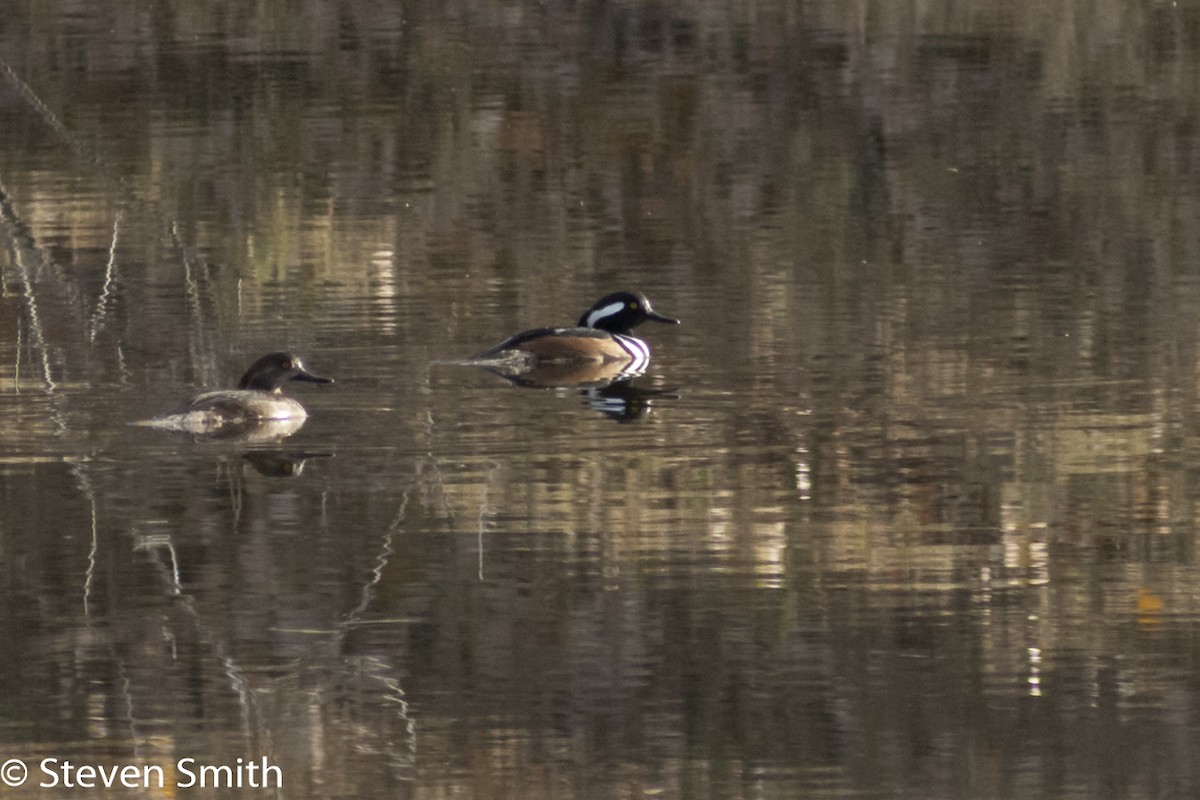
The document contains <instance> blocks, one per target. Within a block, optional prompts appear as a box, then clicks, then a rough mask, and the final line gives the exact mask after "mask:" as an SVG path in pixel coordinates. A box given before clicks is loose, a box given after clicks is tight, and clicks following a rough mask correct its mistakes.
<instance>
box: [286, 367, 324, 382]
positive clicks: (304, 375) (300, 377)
mask: <svg viewBox="0 0 1200 800" xmlns="http://www.w3.org/2000/svg"><path fill="white" fill-rule="evenodd" d="M292 380H294V381H308V382H309V383H333V378H322V377H320V376H318V375H313V374H312V373H311V372H306V371H305V370H300V371H299V372H297V373H296V374H295V375H293V376H292Z"/></svg>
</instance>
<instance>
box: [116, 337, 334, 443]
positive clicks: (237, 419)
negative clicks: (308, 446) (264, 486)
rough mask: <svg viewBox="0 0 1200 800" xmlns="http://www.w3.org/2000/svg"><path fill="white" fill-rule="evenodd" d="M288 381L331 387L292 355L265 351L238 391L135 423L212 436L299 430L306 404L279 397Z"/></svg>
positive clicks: (206, 395)
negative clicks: (276, 426) (264, 426)
mask: <svg viewBox="0 0 1200 800" xmlns="http://www.w3.org/2000/svg"><path fill="white" fill-rule="evenodd" d="M288 381H305V382H308V383H333V379H332V378H322V377H319V376H317V375H314V374H312V373H311V372H309V371H308V370H307V369H306V368H305V366H304V363H303V362H302V361H301V360H300V359H299V357H297V356H295V355H292V354H291V353H283V352H280V353H268V354H267V355H265V356H263V357H262V358H260V359H258V360H257V361H255V362H254V363H253V364H251V365H250V368H249V369H247V370H246V373H245V374H244V375H242V379H241V380H240V381H238V385H237V388H236V389H220V390H217V391H211V392H204V393H202V394H198V395H196V396H195V397H193V398H192V399H191V400H189V401H187V402H186V403H184V404H183V405H182V406H181V407H179V408H177V409H175V410H174V411H170V412H168V413H166V414H162V415H160V416H157V417H153V418H151V419H146V420H140V421H138V422H135V423H133V424H134V425H144V426H148V427H153V428H161V429H164V430H175V431H183V432H186V433H194V434H212V433H218V432H221V431H224V430H229V429H239V428H245V427H249V426H253V425H255V424H259V423H287V424H290V425H292V426H294V427H293V428H292V431H294V430H297V429H299V427H300V425H302V424H303V423H304V420H305V419H306V418H307V417H308V412H306V411H305V410H304V406H302V405H300V403H299V402H297V401H296V400H294V399H292V398H290V397H287V396H285V395H284V394H283V384H285V383H287V382H288Z"/></svg>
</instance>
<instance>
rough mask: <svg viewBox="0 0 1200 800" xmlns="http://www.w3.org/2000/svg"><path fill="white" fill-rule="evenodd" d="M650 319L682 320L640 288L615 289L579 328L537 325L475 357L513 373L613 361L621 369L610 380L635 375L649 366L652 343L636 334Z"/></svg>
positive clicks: (585, 315) (671, 322) (607, 377)
mask: <svg viewBox="0 0 1200 800" xmlns="http://www.w3.org/2000/svg"><path fill="white" fill-rule="evenodd" d="M648 320H649V321H652V322H664V323H667V324H669V325H678V324H679V320H677V319H673V318H671V317H667V316H664V315H662V314H659V313H658V312H656V311H655V310H654V309H653V308H652V307H651V306H650V301H649V300H647V299H646V296H645V295H644V294H641V293H640V292H613V293H612V294H610V295H606V296H605V297H602V298H600V299H599V300H597V301H596V303H595V304H594V305H593V306H592V307H591V308H589V309H588V310H587V311H585V312H583V316H582V317H580V318H579V324H578V325H577V326H576V327H574V328H537V329H535V330H530V331H525V332H524V333H518V334H517V335H516V336H512V337H510V338H508V339H506V340H504V341H503V342H501V343H500V344H498V345H496V346H495V347H493V348H492V349H491V350H488V351H487V352H485V353H481V354H479V355H478V356H476V357H475V359H474V361H475V362H476V363H481V364H483V365H486V366H489V367H492V368H496V367H499V366H501V365H503V366H504V368H505V369H504V372H503V373H502V374H510V375H523V374H527V373H530V372H532V371H534V370H546V369H547V368H552V367H578V366H580V365H586V364H593V365H609V366H610V367H616V369H615V370H614V369H606V370H604V371H605V373H606V374H605V382H611V381H613V380H617V379H624V378H631V377H634V376H636V375H640V374H641V373H643V372H645V371H646V367H648V366H649V365H650V347H649V346H648V345H647V344H646V343H645V342H643V341H642V340H641V339H639V338H637V337H636V336H633V335H632V333H631V331H632V330H633V328H634V327H635V326H637V325H640V324H642V323H643V322H646V321H648ZM608 373H611V374H608Z"/></svg>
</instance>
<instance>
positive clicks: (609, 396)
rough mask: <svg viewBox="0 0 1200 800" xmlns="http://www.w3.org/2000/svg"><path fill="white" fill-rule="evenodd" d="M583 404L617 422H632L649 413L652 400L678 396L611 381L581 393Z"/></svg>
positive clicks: (629, 383)
mask: <svg viewBox="0 0 1200 800" xmlns="http://www.w3.org/2000/svg"><path fill="white" fill-rule="evenodd" d="M581 394H582V395H583V398H584V402H585V403H587V404H588V406H589V407H591V408H592V409H594V410H596V411H599V412H600V413H601V414H604V415H605V416H607V417H611V418H613V419H615V420H616V421H617V422H632V421H633V420H635V419H640V418H642V417H644V416H646V414H648V413H649V412H650V407H651V405H652V404H653V402H654V400H653V398H659V399H665V400H677V399H678V398H679V395H677V394H672V393H671V392H669V391H667V390H664V389H644V388H642V387H641V386H634V385H633V383H632V381H629V380H621V381H613V382H612V383H611V384H609V385H607V386H593V387H590V388H587V389H584V390H583V392H581Z"/></svg>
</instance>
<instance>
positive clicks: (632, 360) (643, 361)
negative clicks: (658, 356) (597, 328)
mask: <svg viewBox="0 0 1200 800" xmlns="http://www.w3.org/2000/svg"><path fill="white" fill-rule="evenodd" d="M613 339H615V340H616V342H617V344H619V345H621V349H623V350H624V351H625V352H626V353H629V366H627V367H625V369H623V370H621V376H622V377H629V378H632V377H635V376H637V375H641V374H642V373H643V372H645V371H646V368H647V367H649V366H650V346H649V345H647V344H646V343H645V342H643V341H642V340H641V339H638V338H637V337H635V336H625V335H624V334H620V333H614V334H613Z"/></svg>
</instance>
